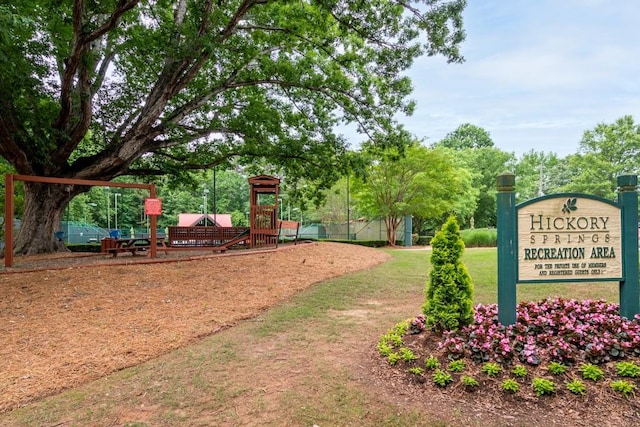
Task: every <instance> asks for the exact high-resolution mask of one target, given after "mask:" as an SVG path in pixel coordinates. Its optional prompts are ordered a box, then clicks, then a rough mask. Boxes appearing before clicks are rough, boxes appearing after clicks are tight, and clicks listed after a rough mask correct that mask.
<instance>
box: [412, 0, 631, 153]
mask: <svg viewBox="0 0 640 427" xmlns="http://www.w3.org/2000/svg"><path fill="white" fill-rule="evenodd" d="M464 18H465V30H466V33H467V39H466V41H465V42H464V44H463V46H462V54H463V55H464V57H465V60H466V61H465V62H464V63H462V64H447V63H446V61H445V60H443V59H440V58H433V57H432V58H428V57H424V58H420V59H419V60H418V61H416V62H415V63H414V65H413V66H412V68H411V70H410V72H409V76H410V77H411V78H412V80H413V85H414V93H413V96H412V98H413V99H415V100H416V101H417V108H416V111H415V113H414V114H413V116H411V117H408V118H404V117H402V118H400V121H401V122H402V123H404V125H405V127H406V128H407V129H408V130H409V131H411V132H412V133H414V134H415V135H416V136H417V137H419V138H427V139H426V142H427V144H429V143H432V142H436V141H439V140H440V139H442V138H443V137H444V136H445V135H446V134H447V133H449V132H451V131H453V130H454V129H455V128H457V127H458V126H459V125H460V124H463V123H471V124H474V125H476V126H480V127H482V128H483V129H485V130H487V131H488V132H489V133H490V134H491V137H492V139H493V141H494V143H495V145H496V146H497V147H498V148H500V149H502V150H504V151H508V152H514V153H515V154H516V155H518V156H519V155H521V154H523V153H525V152H527V151H530V150H531V149H535V150H536V151H544V152H554V153H556V154H558V155H559V156H561V157H564V156H566V155H568V154H573V153H576V152H577V151H578V147H579V143H580V140H581V138H582V135H583V133H584V131H585V130H589V129H593V128H594V127H595V126H596V125H597V124H599V123H603V122H604V123H612V122H614V121H615V120H616V119H618V118H619V117H622V116H624V115H632V116H633V117H634V120H635V121H636V123H637V122H639V121H640V30H639V29H638V28H639V27H640V1H638V0H468V5H467V8H466V10H465V13H464Z"/></svg>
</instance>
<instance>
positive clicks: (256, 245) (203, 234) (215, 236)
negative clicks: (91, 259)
mask: <svg viewBox="0 0 640 427" xmlns="http://www.w3.org/2000/svg"><path fill="white" fill-rule="evenodd" d="M14 180H21V181H32V182H44V183H51V184H67V185H69V184H72V185H73V184H79V185H104V184H105V182H102V181H88V180H73V179H62V178H60V179H57V178H44V177H33V176H22V175H7V176H6V178H5V181H6V184H7V185H6V186H5V188H6V192H5V196H6V197H5V200H8V201H9V203H7V204H6V209H5V214H6V217H8V218H10V217H13V214H14V212H13V203H12V201H13V181H14ZM110 185H114V186H125V187H134V188H142V189H147V190H149V193H150V199H152V200H153V201H157V199H155V187H154V186H153V184H124V183H110ZM249 186H250V215H249V227H220V226H208V225H207V226H201V225H195V226H169V227H167V231H168V233H167V235H166V236H164V237H158V236H157V234H156V233H157V232H156V223H157V218H156V216H155V215H152V216H151V219H152V221H151V223H152V226H151V228H150V235H149V236H143V237H138V238H125V239H120V238H105V239H103V240H102V242H101V254H106V255H112V256H113V257H116V256H117V255H118V254H120V253H128V252H130V253H131V255H132V256H133V255H136V254H137V253H142V254H144V255H147V256H149V257H151V258H156V257H157V252H158V251H163V252H164V253H165V254H168V252H170V251H191V252H193V251H212V252H225V251H227V250H229V249H267V248H277V247H278V244H279V242H281V241H282V240H283V239H285V238H286V239H289V240H291V241H293V242H294V243H295V244H297V242H298V233H299V227H300V224H299V223H298V222H296V221H282V220H280V219H279V218H278V215H277V214H278V212H279V210H278V199H279V198H278V195H279V189H280V188H279V187H280V179H279V178H276V177H273V176H267V175H259V176H254V177H251V178H249ZM9 191H11V193H9ZM6 224H10V222H9V221H7V222H6ZM12 235H13V230H10V227H9V226H8V225H7V226H6V227H5V236H7V241H10V239H12ZM12 266H13V254H12V253H11V251H10V250H7V248H6V247H5V267H6V268H9V267H12Z"/></svg>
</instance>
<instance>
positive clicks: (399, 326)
mask: <svg viewBox="0 0 640 427" xmlns="http://www.w3.org/2000/svg"><path fill="white" fill-rule="evenodd" d="M410 326H411V325H410V323H409V321H408V320H403V321H401V322H398V323H396V325H395V326H394V327H393V334H394V335H396V336H398V337H402V336H403V335H404V334H406V333H407V331H408V330H409V327H410Z"/></svg>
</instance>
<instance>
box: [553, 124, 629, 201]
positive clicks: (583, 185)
mask: <svg viewBox="0 0 640 427" xmlns="http://www.w3.org/2000/svg"><path fill="white" fill-rule="evenodd" d="M568 162H569V169H570V170H569V173H570V176H571V181H570V182H569V183H568V184H566V185H565V186H564V187H563V191H575V192H581V193H589V194H595V195H597V196H600V197H607V198H610V199H613V198H614V197H615V191H616V187H617V185H618V184H617V177H618V176H620V175H625V174H637V173H638V164H639V162H640V124H635V123H634V121H633V117H631V116H624V117H621V118H619V119H617V120H616V121H615V122H614V123H600V124H598V125H597V126H596V127H595V128H594V129H592V130H587V131H585V133H584V135H583V137H582V141H581V142H580V149H579V152H578V153H577V154H574V155H571V156H569V157H568Z"/></svg>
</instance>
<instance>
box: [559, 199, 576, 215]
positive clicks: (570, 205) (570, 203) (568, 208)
mask: <svg viewBox="0 0 640 427" xmlns="http://www.w3.org/2000/svg"><path fill="white" fill-rule="evenodd" d="M577 209H578V207H577V206H576V198H575V197H574V198H573V199H567V201H566V202H565V203H564V205H563V206H562V213H566V214H569V213H571V212H572V211H575V210H577Z"/></svg>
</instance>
